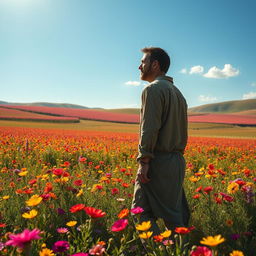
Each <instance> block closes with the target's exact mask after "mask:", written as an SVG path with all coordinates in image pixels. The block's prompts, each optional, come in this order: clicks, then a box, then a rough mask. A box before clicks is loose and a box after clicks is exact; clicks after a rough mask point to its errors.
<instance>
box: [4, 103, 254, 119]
mask: <svg viewBox="0 0 256 256" xmlns="http://www.w3.org/2000/svg"><path fill="white" fill-rule="evenodd" d="M0 105H16V106H17V105H19V106H39V107H57V108H75V109H95V110H102V111H106V112H111V113H119V114H139V113H140V109H139V108H119V109H103V108H88V107H85V106H82V105H77V104H70V103H50V102H34V103H16V102H15V103H13V102H6V101H0ZM204 113H236V114H241V115H255V114H256V99H249V100H234V101H225V102H218V103H213V104H206V105H201V106H198V107H193V108H189V110H188V114H189V115H202V114H204Z"/></svg>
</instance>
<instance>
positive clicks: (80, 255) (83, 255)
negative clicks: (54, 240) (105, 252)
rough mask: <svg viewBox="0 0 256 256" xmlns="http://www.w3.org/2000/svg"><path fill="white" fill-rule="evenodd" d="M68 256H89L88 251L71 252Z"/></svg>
mask: <svg viewBox="0 0 256 256" xmlns="http://www.w3.org/2000/svg"><path fill="white" fill-rule="evenodd" d="M70 256H89V253H85V252H78V253H75V254H72V255H70Z"/></svg>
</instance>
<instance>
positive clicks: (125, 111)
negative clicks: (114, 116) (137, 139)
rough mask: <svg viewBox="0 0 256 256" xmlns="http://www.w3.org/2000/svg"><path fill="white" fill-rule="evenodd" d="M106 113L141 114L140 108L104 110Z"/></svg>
mask: <svg viewBox="0 0 256 256" xmlns="http://www.w3.org/2000/svg"><path fill="white" fill-rule="evenodd" d="M104 111H108V112H112V113H120V114H139V113H140V109H139V108H114V109H104Z"/></svg>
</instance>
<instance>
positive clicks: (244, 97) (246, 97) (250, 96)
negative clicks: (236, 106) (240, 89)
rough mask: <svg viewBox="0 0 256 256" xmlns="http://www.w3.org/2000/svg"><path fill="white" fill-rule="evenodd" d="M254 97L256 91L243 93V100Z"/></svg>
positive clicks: (255, 96)
mask: <svg viewBox="0 0 256 256" xmlns="http://www.w3.org/2000/svg"><path fill="white" fill-rule="evenodd" d="M254 98H256V92H249V93H245V94H244V95H243V100H248V99H254Z"/></svg>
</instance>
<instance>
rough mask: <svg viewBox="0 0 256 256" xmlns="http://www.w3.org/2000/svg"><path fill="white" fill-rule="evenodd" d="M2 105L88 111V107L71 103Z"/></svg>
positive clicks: (2, 102) (11, 103) (10, 103)
mask: <svg viewBox="0 0 256 256" xmlns="http://www.w3.org/2000/svg"><path fill="white" fill-rule="evenodd" d="M0 105H19V106H39V107H57V108H79V109H88V107H85V106H81V105H77V104H70V103H50V102H33V103H16V102H15V103H14V102H6V101H0Z"/></svg>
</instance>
